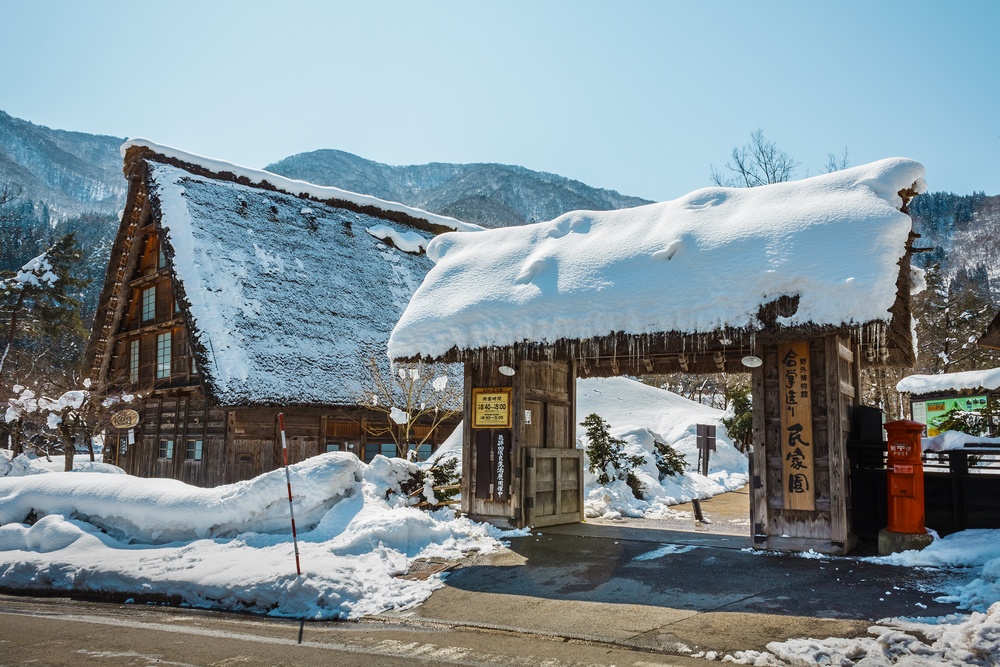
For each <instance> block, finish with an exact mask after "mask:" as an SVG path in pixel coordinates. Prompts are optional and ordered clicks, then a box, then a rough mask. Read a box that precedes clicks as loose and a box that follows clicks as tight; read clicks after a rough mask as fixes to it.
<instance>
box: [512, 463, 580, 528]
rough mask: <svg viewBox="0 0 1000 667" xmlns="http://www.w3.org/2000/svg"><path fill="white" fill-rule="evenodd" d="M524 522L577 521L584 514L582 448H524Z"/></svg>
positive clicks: (545, 524) (535, 524)
mask: <svg viewBox="0 0 1000 667" xmlns="http://www.w3.org/2000/svg"><path fill="white" fill-rule="evenodd" d="M524 471H525V486H524V513H525V525H528V526H534V527H536V528H538V527H541V526H555V525H558V524H562V523H577V522H578V521H580V519H581V518H582V517H583V451H582V450H579V449H549V448H544V447H527V448H525V449H524Z"/></svg>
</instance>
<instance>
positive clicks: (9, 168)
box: [0, 111, 126, 218]
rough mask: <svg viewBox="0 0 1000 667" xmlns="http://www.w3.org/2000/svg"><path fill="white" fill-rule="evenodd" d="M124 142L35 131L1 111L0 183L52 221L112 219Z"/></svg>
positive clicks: (118, 201)
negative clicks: (93, 216) (92, 217)
mask: <svg viewBox="0 0 1000 667" xmlns="http://www.w3.org/2000/svg"><path fill="white" fill-rule="evenodd" d="M123 141H124V140H123V139H120V138H118V137H109V136H105V135H100V134H86V133H83V132H67V131H65V130H53V129H50V128H48V127H44V126H42V125H35V124H34V123H30V122H28V121H26V120H21V119H20V118H14V117H13V116H11V115H10V114H7V113H5V112H3V111H0V182H10V183H12V184H14V185H16V186H19V187H20V189H21V199H22V200H28V201H33V202H36V203H38V204H44V205H45V206H47V207H48V210H49V213H50V214H52V215H53V216H54V217H56V218H63V217H68V216H74V215H80V214H83V213H88V212H90V213H117V212H118V211H119V210H120V209H121V208H122V206H123V204H124V201H125V190H126V187H125V178H124V177H123V176H122V161H121V156H120V155H119V153H118V147H119V146H121V144H122V142H123Z"/></svg>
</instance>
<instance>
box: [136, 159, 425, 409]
mask: <svg viewBox="0 0 1000 667" xmlns="http://www.w3.org/2000/svg"><path fill="white" fill-rule="evenodd" d="M150 180H151V192H152V197H153V198H154V200H155V201H156V202H157V203H158V205H159V208H160V212H161V223H162V226H163V229H164V234H165V238H166V244H167V247H168V253H169V254H171V255H172V265H173V270H174V272H175V274H176V277H177V280H178V282H179V284H180V286H181V288H182V292H183V299H182V301H183V300H186V301H187V308H188V309H189V312H190V315H191V318H192V321H193V324H194V327H193V328H194V332H195V336H196V338H197V341H198V343H199V344H200V348H201V349H202V350H203V351H204V359H203V363H202V364H201V365H200V370H201V372H202V373H204V374H205V376H206V377H207V378H208V379H209V380H210V382H211V385H212V386H213V388H214V393H215V396H216V398H217V399H218V400H219V401H220V403H221V404H223V405H242V404H247V403H261V402H263V403H276V404H296V403H297V404H303V403H320V404H335V405H352V404H354V403H356V402H357V400H358V397H359V396H361V394H362V390H363V388H364V387H365V386H366V382H367V379H368V376H369V372H368V369H367V365H366V364H367V359H368V358H369V357H370V356H375V357H376V358H380V359H383V358H384V354H385V352H384V350H385V348H384V345H385V341H386V340H387V339H388V337H389V332H390V331H391V329H392V326H393V324H394V323H395V321H396V320H397V318H398V317H399V314H400V313H402V311H403V308H404V307H405V306H406V303H407V301H408V300H409V298H410V296H411V295H412V294H413V291H414V290H415V289H416V288H417V286H418V285H419V284H420V280H421V278H422V277H423V276H424V274H425V273H426V272H427V270H428V269H429V268H430V266H431V262H430V260H429V259H428V258H427V256H426V255H414V254H410V253H405V252H402V251H401V250H398V249H395V248H391V247H389V246H388V245H386V244H385V243H382V242H381V241H379V240H377V239H375V238H373V237H372V236H371V235H369V234H368V233H366V231H365V230H366V229H367V228H369V227H372V226H374V225H376V224H379V225H384V226H389V227H393V228H398V231H399V233H400V234H406V233H409V232H411V231H412V229H411V228H410V227H408V226H407V225H404V224H401V223H397V222H390V221H386V220H383V219H380V218H375V217H372V216H369V215H365V214H362V213H355V212H352V211H347V210H344V209H342V208H336V207H333V206H328V205H326V204H322V203H317V202H310V206H309V207H308V212H307V213H303V206H302V200H301V199H297V198H296V197H293V196H292V195H287V194H283V193H280V192H271V191H266V190H261V189H257V188H252V187H247V186H243V185H238V184H235V183H232V182H229V181H218V180H213V179H210V178H204V177H201V176H194V175H192V174H190V173H189V172H186V171H183V170H181V169H178V168H176V167H173V166H170V165H164V164H158V163H155V162H150Z"/></svg>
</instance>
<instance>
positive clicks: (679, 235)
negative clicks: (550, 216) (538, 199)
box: [389, 158, 926, 359]
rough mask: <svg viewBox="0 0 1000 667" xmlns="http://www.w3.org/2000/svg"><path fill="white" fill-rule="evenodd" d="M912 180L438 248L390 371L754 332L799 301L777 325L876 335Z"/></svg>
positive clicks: (679, 203)
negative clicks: (501, 350)
mask: <svg viewBox="0 0 1000 667" xmlns="http://www.w3.org/2000/svg"><path fill="white" fill-rule="evenodd" d="M923 174H924V168H923V166H921V165H920V164H919V163H917V162H914V161H912V160H908V159H905V158H890V159H886V160H881V161H879V162H873V163H871V164H868V165H863V166H860V167H855V168H852V169H845V170H842V171H837V172H834V173H830V174H824V175H822V176H816V177H813V178H807V179H804V180H801V181H795V182H789V183H777V184H774V185H766V186H762V187H757V188H745V189H730V188H705V189H702V190H697V191H695V192H693V193H691V194H689V195H687V196H685V197H681V198H680V199H676V200H674V201H669V202H663V203H658V204H649V205H647V206H639V207H636V208H630V209H620V210H615V211H574V212H570V213H566V214H565V215H562V216H560V217H558V218H556V219H555V220H552V221H550V222H544V223H537V224H532V225H524V226H519V227H509V228H502V229H491V230H487V231H484V232H481V233H477V234H442V235H440V236H438V237H436V238H435V239H434V240H432V241H431V243H430V244H429V245H428V248H427V254H428V255H429V256H430V257H431V259H432V260H434V262H435V266H434V268H433V269H431V271H430V273H429V274H428V275H427V277H426V278H425V279H424V282H423V284H422V285H421V286H420V288H419V289H418V290H417V292H416V293H415V294H414V297H413V299H412V300H411V301H410V304H409V306H408V307H407V309H406V311H405V312H404V313H403V316H402V318H401V319H400V321H399V323H398V324H397V325H396V328H395V329H394V330H393V333H392V336H391V337H390V339H389V353H390V355H391V356H392V357H393V358H397V359H401V358H413V357H429V358H438V357H441V356H443V355H444V354H445V353H447V352H448V351H449V350H451V349H452V348H453V347H457V348H458V349H468V350H471V349H479V348H485V347H491V346H499V347H504V346H508V345H512V344H516V343H520V342H522V341H535V342H543V343H554V342H556V341H558V340H561V339H587V338H593V337H599V336H605V335H609V334H612V333H614V332H623V333H628V334H653V333H660V332H681V333H699V332H700V333H707V332H712V331H716V330H720V329H725V328H736V329H744V328H749V329H750V330H756V329H758V328H759V327H760V326H761V323H760V322H759V321H758V320H757V314H758V311H759V309H760V306H761V305H762V304H765V303H768V302H771V301H773V300H775V299H777V298H778V297H781V296H799V297H800V299H799V305H798V310H797V311H796V312H795V313H794V314H793V315H792V316H790V317H787V318H782V319H781V320H780V323H781V324H783V325H790V326H791V325H799V324H807V323H813V324H818V325H833V326H841V325H850V324H858V323H864V322H872V321H886V320H887V319H888V317H889V315H888V313H887V311H888V309H889V308H890V307H891V306H892V305H893V302H894V301H895V299H896V292H897V288H896V280H897V277H898V275H899V265H898V262H899V260H900V258H901V257H902V256H903V255H904V254H905V244H906V240H907V237H908V234H909V232H910V227H911V221H910V218H909V216H908V215H906V214H904V213H902V212H900V211H899V208H900V207H901V206H902V200H901V198H900V196H899V194H898V193H899V191H900V190H902V189H904V188H911V187H915V189H916V190H917V191H923V190H924V189H925V188H926V185H925V183H924V180H923Z"/></svg>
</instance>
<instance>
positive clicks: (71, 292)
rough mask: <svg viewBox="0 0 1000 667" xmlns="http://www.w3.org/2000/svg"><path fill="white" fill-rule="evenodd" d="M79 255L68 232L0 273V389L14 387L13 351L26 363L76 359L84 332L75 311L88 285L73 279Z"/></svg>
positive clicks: (80, 254)
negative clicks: (11, 379) (11, 373)
mask: <svg viewBox="0 0 1000 667" xmlns="http://www.w3.org/2000/svg"><path fill="white" fill-rule="evenodd" d="M81 256H82V253H81V252H80V249H79V248H78V247H77V244H76V238H75V236H74V234H72V233H69V234H66V235H64V236H62V237H61V238H59V239H58V240H57V241H56V242H55V243H54V244H53V245H52V246H51V247H49V248H48V249H47V250H46V251H45V252H43V253H42V254H41V255H39V256H37V257H35V258H34V259H32V260H30V261H28V262H27V263H26V264H24V265H23V266H22V267H21V269H20V270H18V271H5V272H3V273H0V335H2V341H3V342H2V345H3V347H2V348H0V386H4V385H7V384H13V382H8V377H7V373H8V372H9V371H8V369H9V364H10V362H11V359H12V356H11V355H12V352H14V350H15V349H16V348H19V349H20V351H22V352H23V353H24V354H25V355H26V356H27V358H28V359H29V360H30V361H36V360H37V359H39V358H40V357H41V356H43V355H45V356H48V357H49V359H50V363H57V364H58V363H60V362H61V363H63V364H69V363H74V362H75V361H77V360H78V357H79V355H80V352H82V342H83V340H84V339H85V338H86V334H87V331H86V328H85V327H84V324H83V319H82V317H81V313H80V305H81V302H80V295H81V292H82V290H83V289H84V288H85V287H86V286H87V281H86V280H83V279H80V278H78V277H76V276H77V275H78V273H79V262H80V259H81ZM64 368H65V366H64Z"/></svg>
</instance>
